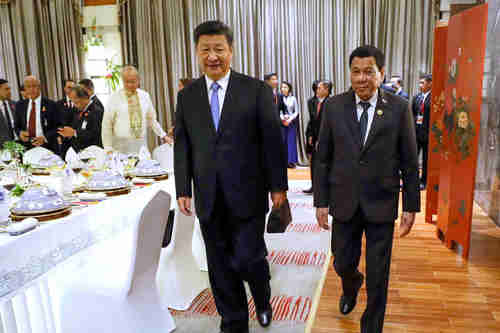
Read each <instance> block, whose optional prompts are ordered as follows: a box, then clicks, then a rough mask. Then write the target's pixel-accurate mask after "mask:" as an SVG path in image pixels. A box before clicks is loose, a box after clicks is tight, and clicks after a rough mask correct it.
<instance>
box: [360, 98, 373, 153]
mask: <svg viewBox="0 0 500 333" xmlns="http://www.w3.org/2000/svg"><path fill="white" fill-rule="evenodd" d="M359 105H361V107H362V108H363V113H362V114H361V117H360V118H359V129H360V134H361V147H363V145H364V144H365V136H366V130H367V128H368V109H369V108H370V106H371V104H370V103H367V102H359Z"/></svg>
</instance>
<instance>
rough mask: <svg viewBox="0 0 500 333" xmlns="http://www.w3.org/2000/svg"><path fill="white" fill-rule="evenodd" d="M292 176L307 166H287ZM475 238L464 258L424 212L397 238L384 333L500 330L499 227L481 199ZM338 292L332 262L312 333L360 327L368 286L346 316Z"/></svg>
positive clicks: (296, 176) (302, 173) (476, 212)
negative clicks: (444, 240)
mask: <svg viewBox="0 0 500 333" xmlns="http://www.w3.org/2000/svg"><path fill="white" fill-rule="evenodd" d="M305 174H306V175H305ZM289 176H290V179H307V170H305V169H302V170H289ZM422 207H425V192H422ZM396 233H397V230H396ZM471 238H472V240H471V252H470V257H469V260H468V261H466V260H464V259H462V258H461V256H460V255H457V254H456V253H455V252H453V251H451V250H449V249H447V248H446V247H445V246H444V245H443V244H442V243H441V242H440V241H439V240H438V239H437V238H436V236H435V227H434V226H433V225H430V224H426V223H425V222H424V213H423V212H422V213H420V214H418V215H417V221H416V223H415V226H414V227H413V230H412V232H411V234H410V235H408V236H407V237H405V238H403V239H399V237H396V238H395V239H394V245H393V257H392V266H391V278H390V286H389V301H388V304H387V311H386V317H385V327H384V332H385V333H387V332H397V333H405V332H408V333H422V332H443V333H459V332H460V333H462V332H469V333H470V332H481V333H483V332H500V228H499V227H497V226H496V225H495V224H494V223H493V222H492V221H491V219H489V218H488V217H487V216H486V215H485V214H484V212H483V211H482V210H481V209H480V208H479V207H478V206H477V205H476V206H475V207H474V217H473V227H472V237H471ZM363 256H364V252H363ZM361 269H362V271H363V272H364V258H363V259H362V263H361ZM340 295H341V287H340V280H339V278H338V277H337V275H336V274H335V271H334V270H333V269H332V267H331V266H330V269H329V271H328V275H327V278H326V281H325V285H324V287H323V292H322V295H321V299H320V303H319V307H318V311H317V313H316V318H315V322H314V325H313V329H312V331H311V332H312V333H333V332H359V320H360V318H361V315H362V313H363V311H364V308H365V306H366V290H365V287H364V286H363V288H362V289H361V292H360V294H359V297H358V305H357V306H356V308H355V309H354V311H353V312H352V313H351V314H349V315H348V316H343V315H341V314H340V313H339V311H338V300H339V297H340Z"/></svg>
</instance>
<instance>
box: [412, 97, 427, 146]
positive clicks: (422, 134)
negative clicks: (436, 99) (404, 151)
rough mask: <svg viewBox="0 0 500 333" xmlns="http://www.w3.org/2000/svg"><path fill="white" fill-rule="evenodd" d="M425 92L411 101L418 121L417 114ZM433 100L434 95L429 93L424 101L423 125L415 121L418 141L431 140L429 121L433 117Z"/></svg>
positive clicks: (414, 116)
mask: <svg viewBox="0 0 500 333" xmlns="http://www.w3.org/2000/svg"><path fill="white" fill-rule="evenodd" d="M423 96H424V94H422V93H419V94H417V95H416V96H415V97H413V100H412V102H411V109H412V111H413V118H414V119H415V122H416V121H417V115H418V114H419V113H420V105H421V101H422V98H423ZM431 101H432V95H431V94H430V93H429V96H427V98H426V99H425V102H424V119H423V124H422V125H417V124H416V123H415V131H416V135H417V141H419V142H422V143H425V142H428V141H429V123H430V118H431Z"/></svg>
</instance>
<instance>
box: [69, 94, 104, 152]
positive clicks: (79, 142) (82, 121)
mask: <svg viewBox="0 0 500 333" xmlns="http://www.w3.org/2000/svg"><path fill="white" fill-rule="evenodd" d="M103 114H104V110H103V109H102V108H101V107H99V105H97V104H95V103H91V104H90V105H89V107H88V108H87V110H85V111H84V112H83V113H81V115H80V112H78V113H77V114H75V116H74V117H73V121H72V124H71V127H72V128H73V129H74V130H76V134H77V135H76V137H72V138H71V139H69V141H70V145H71V147H73V149H74V150H75V151H76V152H79V151H80V150H83V149H85V148H87V147H89V146H94V145H95V146H99V147H102V137H101V128H102V116H103Z"/></svg>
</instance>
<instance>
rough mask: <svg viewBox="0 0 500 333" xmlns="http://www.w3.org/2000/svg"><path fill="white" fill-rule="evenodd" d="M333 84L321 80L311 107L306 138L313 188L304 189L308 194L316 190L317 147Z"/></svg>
mask: <svg viewBox="0 0 500 333" xmlns="http://www.w3.org/2000/svg"><path fill="white" fill-rule="evenodd" d="M332 88H333V85H332V83H331V82H330V81H319V83H318V86H317V88H316V100H314V101H313V102H312V103H311V105H309V103H308V107H309V123H308V124H307V129H306V139H307V146H308V151H310V152H311V158H310V163H311V168H310V169H311V188H310V189H307V190H305V191H303V192H304V193H306V194H312V193H313V191H314V168H315V164H316V155H317V154H316V152H317V150H316V147H317V142H318V137H319V129H320V126H321V119H322V117H323V111H324V109H325V104H326V103H325V102H326V99H327V98H328V96H330V94H331V92H332Z"/></svg>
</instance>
